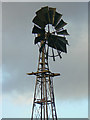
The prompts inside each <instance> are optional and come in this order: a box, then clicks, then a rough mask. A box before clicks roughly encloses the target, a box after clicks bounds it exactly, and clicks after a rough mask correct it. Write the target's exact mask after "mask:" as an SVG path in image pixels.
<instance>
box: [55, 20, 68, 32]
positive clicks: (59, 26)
mask: <svg viewBox="0 0 90 120" xmlns="http://www.w3.org/2000/svg"><path fill="white" fill-rule="evenodd" d="M66 24H67V23H66V22H64V21H63V20H62V19H61V21H60V22H59V23H58V24H57V25H56V27H55V29H56V30H58V29H60V28H62V27H64V26H65V25H66Z"/></svg>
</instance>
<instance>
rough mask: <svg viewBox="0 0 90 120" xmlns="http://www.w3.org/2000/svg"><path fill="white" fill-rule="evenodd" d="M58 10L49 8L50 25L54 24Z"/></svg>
mask: <svg viewBox="0 0 90 120" xmlns="http://www.w3.org/2000/svg"><path fill="white" fill-rule="evenodd" d="M55 12H56V8H51V7H50V8H49V17H50V22H49V23H50V24H54V18H55Z"/></svg>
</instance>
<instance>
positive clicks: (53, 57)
mask: <svg viewBox="0 0 90 120" xmlns="http://www.w3.org/2000/svg"><path fill="white" fill-rule="evenodd" d="M52 56H53V61H55V56H54V51H53V48H52Z"/></svg>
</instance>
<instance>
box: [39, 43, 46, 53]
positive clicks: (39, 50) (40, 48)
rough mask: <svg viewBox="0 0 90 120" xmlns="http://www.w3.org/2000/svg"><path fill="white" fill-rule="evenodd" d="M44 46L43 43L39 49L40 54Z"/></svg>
mask: <svg viewBox="0 0 90 120" xmlns="http://www.w3.org/2000/svg"><path fill="white" fill-rule="evenodd" d="M44 46H45V42H44V43H43V44H42V45H41V47H40V49H39V51H40V53H41V52H42V49H43V47H44Z"/></svg>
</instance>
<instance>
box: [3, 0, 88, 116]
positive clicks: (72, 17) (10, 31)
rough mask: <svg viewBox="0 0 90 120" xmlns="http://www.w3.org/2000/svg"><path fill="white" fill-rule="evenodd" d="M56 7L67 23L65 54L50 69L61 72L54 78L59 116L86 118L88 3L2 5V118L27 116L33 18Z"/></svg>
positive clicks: (34, 54)
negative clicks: (45, 8) (45, 9)
mask: <svg viewBox="0 0 90 120" xmlns="http://www.w3.org/2000/svg"><path fill="white" fill-rule="evenodd" d="M47 5H48V6H50V7H55V8H56V10H57V11H58V12H59V13H61V14H63V17H62V18H63V19H64V21H66V22H67V23H68V25H67V26H66V27H65V28H66V29H68V32H69V34H70V36H68V37H67V39H68V41H69V44H70V46H68V53H67V54H62V57H63V58H62V59H61V60H60V59H59V58H57V59H56V61H55V62H53V61H52V59H49V63H50V70H51V71H53V72H59V73H61V76H60V77H56V78H54V89H55V100H56V109H57V113H58V117H62V118H80V117H81V118H86V117H88V3H69V2H68V3H66V2H65V3H41V2H40V3H3V9H2V18H3V19H2V20H3V23H2V32H3V35H2V39H3V41H2V43H3V44H2V65H3V67H2V68H3V69H2V70H3V82H2V83H3V84H2V86H3V117H4V118H7V117H16V118H17V117H21V118H22V117H27V118H28V117H30V115H31V108H32V98H33V94H34V85H35V77H34V76H27V75H26V73H27V72H32V71H36V70H37V64H38V53H39V52H38V47H37V46H35V45H34V35H32V27H33V23H32V19H33V18H34V16H35V12H36V11H37V10H38V9H40V8H41V7H43V6H47Z"/></svg>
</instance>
